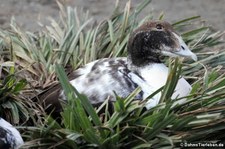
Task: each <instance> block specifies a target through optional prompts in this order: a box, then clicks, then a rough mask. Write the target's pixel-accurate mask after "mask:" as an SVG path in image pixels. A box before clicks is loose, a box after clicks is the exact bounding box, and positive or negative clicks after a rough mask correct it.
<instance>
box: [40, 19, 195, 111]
mask: <svg viewBox="0 0 225 149" xmlns="http://www.w3.org/2000/svg"><path fill="white" fill-rule="evenodd" d="M127 49H128V56H127V57H118V58H104V59H99V60H96V61H93V62H91V63H89V64H87V65H85V66H83V67H82V68H79V69H77V70H75V71H74V72H73V73H72V75H71V76H72V77H70V79H71V80H70V83H71V84H72V85H73V86H74V87H75V88H76V89H77V90H78V91H79V92H80V93H83V94H85V95H86V96H87V97H88V98H89V100H90V101H91V103H92V104H98V103H101V102H103V101H104V100H106V99H107V98H109V99H110V100H111V101H115V93H114V92H116V94H117V95H119V96H121V97H127V96H128V95H129V94H130V93H131V92H132V91H134V89H136V87H138V86H140V87H141V88H142V92H141V93H140V94H139V95H138V96H137V97H136V98H137V99H140V100H143V99H144V98H146V97H147V96H148V95H150V94H151V93H153V92H154V91H156V90H157V89H159V88H161V87H162V86H164V85H165V83H166V80H167V77H168V73H169V70H168V68H167V66H166V65H165V64H163V63H162V62H161V60H160V58H161V56H171V57H178V56H180V57H190V58H192V59H193V60H197V57H196V55H195V54H194V53H192V52H191V51H190V49H189V48H188V46H187V45H186V44H185V43H184V41H183V40H182V38H181V36H180V35H179V34H177V33H176V32H175V31H174V29H173V28H172V26H171V25H170V24H169V23H168V22H165V21H149V22H147V23H145V24H143V25H141V26H140V27H139V28H137V29H136V30H135V31H134V32H133V33H132V34H131V35H130V38H129V42H128V45H127ZM190 90H191V86H190V84H189V83H188V82H187V81H186V80H185V79H184V78H180V79H179V81H178V83H177V86H176V88H175V92H174V94H173V97H172V98H175V97H183V96H186V95H188V94H189V92H190ZM59 94H60V96H61V97H63V96H64V95H63V91H61V90H60V89H58V90H57V91H56V92H49V94H48V95H47V96H45V97H44V98H45V99H46V102H47V103H53V102H55V99H56V97H55V96H56V95H57V96H58V95H59ZM160 96H161V93H159V94H157V95H155V96H154V97H153V98H152V99H151V100H149V101H148V103H147V104H146V107H147V108H148V109H149V108H151V107H154V106H156V105H157V104H158V102H159V98H160ZM53 105H54V106H55V107H56V110H57V108H58V107H59V104H57V103H56V104H55V103H53Z"/></svg>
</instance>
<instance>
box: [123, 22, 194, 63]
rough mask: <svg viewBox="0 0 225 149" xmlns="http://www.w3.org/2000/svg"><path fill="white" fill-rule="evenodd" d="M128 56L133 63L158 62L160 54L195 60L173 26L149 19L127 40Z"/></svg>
mask: <svg viewBox="0 0 225 149" xmlns="http://www.w3.org/2000/svg"><path fill="white" fill-rule="evenodd" d="M127 48H128V58H129V60H130V61H131V63H132V64H133V65H136V66H139V67H140V66H145V65H146V64H149V63H160V62H161V61H160V56H161V55H164V56H172V57H176V56H183V57H191V58H192V59H194V60H197V57H196V55H195V54H194V53H192V52H191V51H190V50H189V48H188V47H187V45H186V44H185V43H184V41H183V40H182V38H181V36H180V35H178V34H177V33H176V32H175V31H174V29H173V27H172V26H171V25H170V24H169V23H168V22H165V21H149V22H147V23H145V24H143V25H141V26H140V27H139V28H137V29H136V30H135V31H134V32H133V33H132V34H131V36H130V39H129V42H128V47H127Z"/></svg>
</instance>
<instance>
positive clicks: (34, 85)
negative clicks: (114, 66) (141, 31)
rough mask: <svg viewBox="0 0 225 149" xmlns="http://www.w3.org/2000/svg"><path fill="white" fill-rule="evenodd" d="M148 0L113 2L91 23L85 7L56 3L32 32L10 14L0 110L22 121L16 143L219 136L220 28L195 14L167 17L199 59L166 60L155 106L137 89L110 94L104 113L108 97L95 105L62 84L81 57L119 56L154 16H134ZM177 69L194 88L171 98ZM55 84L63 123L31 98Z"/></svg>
mask: <svg viewBox="0 0 225 149" xmlns="http://www.w3.org/2000/svg"><path fill="white" fill-rule="evenodd" d="M150 2H151V0H143V1H142V2H141V3H140V5H139V6H137V7H136V8H133V9H131V3H130V1H129V2H128V3H127V4H126V6H125V8H124V10H122V11H121V10H120V9H119V5H118V2H117V3H116V7H115V11H114V12H113V13H112V16H111V17H109V18H108V19H106V20H103V21H102V22H100V23H98V24H95V23H94V21H93V20H92V19H90V18H89V16H88V12H84V11H83V10H80V9H78V8H72V7H67V8H65V7H64V6H63V5H62V4H60V3H59V2H58V5H59V8H60V15H59V16H60V20H59V21H56V20H54V19H51V20H50V21H51V25H49V26H46V27H45V28H44V29H43V30H41V31H39V32H38V33H31V32H26V31H23V30H22V29H21V28H20V27H19V26H17V24H15V21H14V20H13V19H12V22H11V30H0V53H1V55H0V61H1V64H0V102H1V106H0V112H1V116H2V117H5V118H6V119H7V120H8V121H10V122H12V123H13V124H21V123H22V124H21V125H25V126H24V127H20V128H22V130H25V131H24V133H23V137H24V139H25V140H26V143H25V145H24V146H23V148H60V149H61V148H62V149H64V148H65V149H68V148H134V149H139V148H174V147H182V146H180V145H181V144H182V143H185V142H192V143H194V142H197V143H198V142H199V141H200V142H210V141H214V142H219V141H223V140H224V139H225V135H224V134H223V133H221V132H223V131H224V130H225V125H224V121H225V116H224V115H225V114H224V113H225V105H224V99H225V90H224V85H225V75H224V64H225V52H224V50H223V49H221V48H219V47H218V46H219V45H220V44H222V43H223V41H222V38H221V37H222V35H223V33H221V32H213V31H211V30H210V28H209V27H208V26H205V25H204V24H202V23H201V18H200V16H192V17H190V18H186V19H183V20H180V21H177V22H173V26H174V28H175V29H176V30H177V31H179V32H180V33H181V36H182V37H183V39H184V40H185V41H186V43H187V44H188V45H189V47H190V49H192V50H193V51H194V52H195V53H196V54H197V55H198V58H199V60H198V61H197V62H191V61H189V60H184V59H176V60H172V59H169V60H168V59H165V62H166V63H167V64H168V65H169V67H170V74H169V75H170V77H168V79H167V83H166V85H165V86H164V87H163V88H162V97H161V99H160V104H158V105H157V106H156V107H154V108H152V109H150V110H148V111H144V105H145V102H146V101H142V102H139V101H136V100H135V99H134V98H135V95H136V94H138V92H140V88H137V89H136V90H135V91H134V92H133V93H131V94H130V95H129V96H128V97H127V98H125V99H123V98H121V97H117V100H116V102H115V103H113V106H114V109H115V111H114V112H113V113H112V114H110V113H109V112H108V110H107V109H108V108H109V106H110V105H109V104H111V103H109V102H108V100H106V101H105V102H104V103H103V104H102V105H101V106H100V107H99V108H94V107H93V106H92V105H91V104H90V102H89V101H88V99H87V97H86V96H85V95H82V94H80V93H79V92H78V91H77V90H76V89H75V88H73V87H72V86H71V85H70V84H69V83H68V77H67V76H68V74H69V73H70V72H71V71H72V70H74V69H77V68H79V67H80V66H82V65H85V64H87V63H88V62H91V61H93V60H96V59H99V58H103V57H120V56H126V54H127V52H126V45H127V41H128V38H129V34H130V33H131V32H132V30H133V29H135V28H136V27H138V26H139V25H141V24H142V23H143V22H145V21H147V20H150V19H152V18H154V17H153V16H152V14H149V15H148V16H146V17H145V18H144V19H143V20H139V19H138V15H139V13H141V11H142V9H144V7H146V6H147V5H148V4H149V3H150ZM163 18H164V15H163V14H161V15H160V17H159V18H156V19H163ZM181 75H182V76H184V77H185V78H186V79H187V80H188V81H189V82H191V84H192V87H193V89H192V91H191V94H190V95H189V96H187V97H185V99H184V98H178V99H176V100H171V95H172V93H173V91H174V87H175V86H176V82H177V80H178V79H179V77H180V76H181ZM59 83H60V84H61V86H62V87H63V89H64V91H65V95H66V98H67V101H68V103H67V104H62V106H63V112H62V113H61V116H62V123H58V122H57V121H56V120H55V119H53V118H52V117H51V116H48V115H46V114H45V112H44V110H43V108H42V107H41V105H39V102H33V101H32V100H31V99H32V98H34V97H36V96H38V95H40V94H42V93H44V92H46V91H48V90H49V89H50V88H51V87H53V86H55V85H57V84H59ZM153 94H154V93H153ZM151 96H153V95H150V97H151ZM40 100H41V99H40ZM103 107H105V108H103ZM102 109H103V110H104V112H103V114H101V115H100V114H99V111H100V110H102ZM30 120H32V123H30ZM31 124H33V126H28V125H31ZM26 126H28V127H26Z"/></svg>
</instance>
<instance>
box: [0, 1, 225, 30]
mask: <svg viewBox="0 0 225 149" xmlns="http://www.w3.org/2000/svg"><path fill="white" fill-rule="evenodd" d="M61 1H62V2H63V3H64V4H65V5H70V6H73V7H75V6H76V7H78V8H79V7H83V8H84V9H85V10H89V11H90V17H93V18H94V19H96V20H97V21H101V20H103V19H104V18H107V17H108V16H110V14H111V13H112V11H113V9H114V5H115V1H114V0H61ZM127 1H128V0H120V6H121V8H122V7H125V3H126V2H127ZM141 1H142V0H131V4H132V6H133V7H134V6H136V5H137V4H138V3H140V2H141ZM58 10H59V8H58V6H57V3H56V1H55V0H1V2H0V28H3V29H7V28H9V27H10V20H11V18H12V16H14V17H15V19H16V22H17V23H18V24H19V25H20V26H21V27H22V28H23V29H25V30H29V31H33V32H34V31H37V30H39V29H40V25H39V24H38V22H41V23H42V24H44V25H47V24H49V23H50V22H49V21H48V16H50V17H53V18H57V17H58ZM161 12H164V14H166V15H165V19H166V20H168V21H172V22H173V21H176V20H180V19H183V18H186V17H191V16H194V15H200V16H202V18H203V20H205V21H207V22H208V24H210V25H211V26H212V27H213V28H214V29H215V30H221V31H224V30H225V0H153V1H152V2H151V4H150V5H149V6H148V7H147V8H146V9H145V10H144V11H143V13H142V17H144V15H146V14H148V13H153V14H154V16H155V17H156V18H157V16H159V14H160V13H161Z"/></svg>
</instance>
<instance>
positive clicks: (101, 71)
mask: <svg viewBox="0 0 225 149" xmlns="http://www.w3.org/2000/svg"><path fill="white" fill-rule="evenodd" d="M129 72H130V70H129V69H128V68H127V58H105V59H100V60H97V61H94V62H91V63H89V64H87V65H85V66H84V67H82V68H79V69H77V70H76V71H74V72H73V75H74V78H73V79H72V80H71V81H70V83H71V84H72V85H73V86H74V87H75V88H76V89H77V90H78V91H79V92H80V93H83V94H85V95H86V96H87V97H88V98H89V100H90V101H91V103H92V104H96V103H100V102H103V101H104V100H106V99H107V98H109V99H110V100H111V101H114V100H115V93H116V94H117V95H118V96H120V97H127V96H128V95H129V94H130V93H131V92H132V91H134V90H135V89H136V88H137V84H135V83H134V82H133V81H132V80H131V78H130V77H129V76H128V73H129ZM114 92H115V93H114ZM141 98H142V93H140V94H139V95H138V96H137V99H141Z"/></svg>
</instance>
